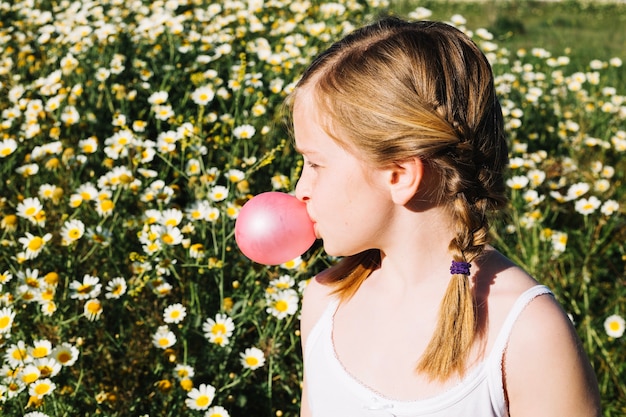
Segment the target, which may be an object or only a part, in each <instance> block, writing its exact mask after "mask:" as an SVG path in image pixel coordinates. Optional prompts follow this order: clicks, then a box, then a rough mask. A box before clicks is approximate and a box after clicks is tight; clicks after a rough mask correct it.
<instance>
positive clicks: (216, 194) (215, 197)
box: [209, 185, 228, 202]
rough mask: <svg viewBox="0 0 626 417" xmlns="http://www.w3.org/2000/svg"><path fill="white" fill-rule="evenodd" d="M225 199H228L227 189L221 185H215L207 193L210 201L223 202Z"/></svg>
mask: <svg viewBox="0 0 626 417" xmlns="http://www.w3.org/2000/svg"><path fill="white" fill-rule="evenodd" d="M226 197H228V188H226V187H224V186H223V185H216V186H215V187H213V188H211V191H210V192H209V199H210V200H211V201H215V202H218V201H223V200H225V199H226Z"/></svg>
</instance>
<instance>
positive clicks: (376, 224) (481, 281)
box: [289, 18, 600, 417]
mask: <svg viewBox="0 0 626 417" xmlns="http://www.w3.org/2000/svg"><path fill="white" fill-rule="evenodd" d="M289 104H290V107H291V114H292V116H293V128H294V135H295V143H296V148H297V149H298V151H299V152H300V153H301V154H302V155H303V157H304V163H305V165H304V169H303V172H302V176H301V178H300V180H299V182H298V184H297V187H296V196H297V197H298V198H299V199H300V200H302V201H304V202H305V203H306V204H307V210H308V213H309V215H310V217H311V219H312V220H313V222H314V224H315V231H316V234H317V236H318V237H319V238H321V239H323V243H324V248H325V250H326V252H327V253H328V254H330V255H333V256H340V257H343V259H342V260H341V261H340V262H339V263H338V264H336V265H335V266H334V267H332V268H330V269H328V270H326V271H324V272H322V273H321V274H319V275H318V276H316V277H315V278H314V279H312V280H311V282H310V284H309V285H308V287H307V289H306V291H305V296H304V304H303V309H302V321H301V330H302V343H303V353H304V369H305V371H304V373H305V378H304V390H303V395H302V406H301V410H302V412H301V415H302V416H303V417H308V416H315V417H333V416H337V417H353V416H364V417H365V416H471V417H475V416H479V417H483V416H507V415H511V416H514V417H523V416H531V417H541V416H551V417H552V416H568V417H573V416H599V415H600V409H599V399H598V390H597V384H596V382H595V377H594V374H593V372H592V369H591V367H590V364H589V362H588V360H587V359H586V357H585V355H584V353H583V351H582V349H581V346H580V342H579V340H578V338H577V336H576V333H575V331H574V329H573V326H572V325H571V323H570V320H569V319H568V317H567V315H565V314H564V312H563V311H562V309H561V308H560V307H559V305H558V304H557V302H556V301H555V300H554V298H553V297H552V296H551V294H550V291H549V290H548V289H547V288H546V287H544V286H541V285H538V283H537V282H536V281H535V280H534V279H533V278H532V277H530V276H529V275H528V274H526V273H525V272H524V271H523V270H521V269H520V268H519V267H517V266H516V265H514V264H513V263H512V262H511V261H510V260H508V259H507V258H505V257H504V256H503V255H502V254H500V253H498V252H497V251H496V250H495V249H494V248H492V247H491V246H489V245H488V242H487V238H488V235H489V222H488V221H489V215H490V213H491V212H493V211H494V210H497V209H500V208H502V207H504V206H505V204H506V198H505V186H504V183H503V170H504V169H505V167H506V163H507V148H506V141H505V137H504V132H503V122H502V113H501V110H500V105H499V103H498V100H497V99H496V96H495V92H494V85H493V75H492V72H491V68H490V65H489V63H488V61H487V60H486V58H485V56H484V55H483V54H482V53H481V52H480V50H479V49H478V48H477V47H476V45H475V44H474V43H472V41H471V40H470V39H469V38H468V37H466V36H465V35H464V34H463V33H462V32H460V31H459V30H457V29H455V28H453V27H451V26H448V25H446V24H442V23H436V22H413V23H410V22H406V21H403V20H400V19H396V18H386V19H383V20H381V21H378V22H376V23H374V24H371V25H369V26H366V27H364V28H362V29H360V30H357V31H355V32H354V33H352V34H350V35H348V36H347V37H346V38H344V39H342V40H340V41H339V42H337V43H335V44H334V45H332V46H331V47H330V48H329V49H328V50H327V51H325V52H324V53H322V54H321V55H320V56H319V57H318V58H317V59H316V60H315V61H314V62H313V63H312V64H311V66H310V67H309V68H308V70H307V71H306V72H305V73H304V75H303V77H302V79H301V81H300V82H299V83H298V85H297V87H296V89H295V90H294V92H293V94H292V95H291V97H290V99H289Z"/></svg>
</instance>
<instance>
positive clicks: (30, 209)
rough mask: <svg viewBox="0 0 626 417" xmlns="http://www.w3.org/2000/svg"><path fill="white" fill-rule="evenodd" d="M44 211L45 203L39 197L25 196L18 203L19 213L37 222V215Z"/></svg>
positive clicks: (32, 221)
mask: <svg viewBox="0 0 626 417" xmlns="http://www.w3.org/2000/svg"><path fill="white" fill-rule="evenodd" d="M42 211H43V205H42V204H41V202H40V201H39V199H38V198H37V197H29V198H25V199H24V200H23V201H22V202H20V203H19V204H18V205H17V213H16V214H17V215H18V216H20V217H22V218H24V219H28V220H29V221H30V222H31V223H36V222H37V220H36V218H37V216H38V215H39V213H41V212H42Z"/></svg>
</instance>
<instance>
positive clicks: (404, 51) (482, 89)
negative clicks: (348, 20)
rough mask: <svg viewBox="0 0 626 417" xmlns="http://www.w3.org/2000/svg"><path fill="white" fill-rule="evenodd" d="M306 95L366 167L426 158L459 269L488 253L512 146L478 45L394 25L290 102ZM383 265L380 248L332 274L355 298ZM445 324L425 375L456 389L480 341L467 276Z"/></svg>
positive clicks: (329, 61)
mask: <svg viewBox="0 0 626 417" xmlns="http://www.w3.org/2000/svg"><path fill="white" fill-rule="evenodd" d="M305 86H306V87H307V88H309V89H311V91H313V94H314V97H315V98H314V99H315V100H316V104H317V105H318V108H319V110H320V114H323V115H325V116H326V118H325V120H324V127H325V129H326V131H327V132H328V134H329V135H330V136H331V137H333V139H335V140H336V141H337V142H339V143H340V144H343V145H346V146H348V147H351V148H352V149H356V150H357V151H358V152H359V155H361V157H362V158H363V159H364V160H365V161H367V162H369V163H372V164H375V165H377V166H386V165H388V164H392V163H393V162H395V161H401V160H406V159H409V158H412V157H419V158H420V159H421V160H422V162H423V163H424V165H425V166H426V167H427V168H428V169H429V170H430V174H431V175H432V177H434V178H437V179H438V181H439V183H438V184H435V185H434V186H433V187H431V188H432V190H431V191H432V192H431V193H430V195H429V196H428V197H429V198H430V199H431V200H432V201H433V202H435V203H436V204H442V205H445V206H446V207H448V208H449V211H450V213H451V215H452V216H453V219H454V220H455V223H454V224H455V233H456V236H455V238H454V239H453V240H452V241H451V242H450V244H449V251H450V254H451V260H454V261H458V262H472V261H473V260H475V259H476V258H477V257H478V256H479V255H480V254H481V253H482V251H483V249H484V247H485V245H486V243H487V240H488V234H489V233H488V232H489V222H488V219H487V214H488V213H489V212H491V211H493V210H495V209H498V208H501V207H503V206H504V205H505V203H506V198H505V187H504V182H503V174H502V171H503V169H504V167H505V166H506V162H507V146H506V140H505V136H504V133H503V122H502V111H501V109H500V104H499V102H498V100H497V98H496V96H495V90H494V84H493V74H492V71H491V67H490V64H489V62H488V61H487V59H486V57H485V56H484V54H483V53H482V52H481V51H480V50H479V48H478V47H477V46H476V45H475V44H474V43H473V42H472V41H471V39H469V38H468V37H467V36H466V35H465V34H463V33H462V32H461V31H459V30H458V29H456V28H454V27H452V26H450V25H447V24H444V23H439V22H425V21H422V22H406V21H404V20H401V19H398V18H384V19H381V20H380V21H378V22H376V23H373V24H370V25H368V26H365V27H363V28H361V29H358V30H356V31H355V32H353V33H351V34H349V35H348V36H347V37H345V38H344V39H342V40H340V41H338V42H336V43H335V44H333V45H332V46H331V47H330V48H329V49H327V50H326V51H325V52H323V53H322V54H321V55H319V56H318V57H317V58H316V59H315V60H314V61H313V63H312V64H311V65H310V66H309V68H308V69H307V70H306V71H305V73H304V75H303V77H302V78H301V80H300V81H299V83H298V85H297V86H296V89H295V90H294V92H293V94H292V97H290V99H289V100H290V103H293V102H294V100H295V99H296V98H297V96H298V91H299V90H301V89H302V88H303V87H305ZM435 181H437V180H435ZM379 262H380V253H379V251H378V250H374V249H372V250H368V251H365V252H363V253H360V254H356V255H353V256H349V257H346V258H344V259H342V261H341V262H340V263H339V264H338V265H337V266H336V268H334V270H333V274H332V277H333V280H334V283H335V285H336V292H337V293H338V294H339V295H340V296H341V297H342V298H347V297H350V296H351V295H353V294H354V292H355V291H356V290H357V289H358V287H359V286H360V285H361V283H362V282H363V281H364V280H365V279H366V278H367V277H368V276H369V274H370V273H371V272H372V271H373V270H374V269H376V268H377V266H378V264H379ZM438 320H439V322H438V327H437V328H438V330H437V331H436V333H435V335H434V336H433V338H432V339H431V341H430V343H429V345H428V347H427V348H426V351H425V353H424V355H423V356H422V358H421V360H420V362H419V363H418V365H417V370H418V371H420V372H424V373H425V374H427V375H429V376H430V377H431V378H432V379H438V380H446V379H448V378H450V377H451V376H453V375H454V374H460V375H463V373H464V371H465V369H466V362H467V359H468V354H469V352H470V350H471V348H472V346H473V344H474V342H475V340H476V337H477V325H476V323H477V310H476V301H475V297H474V295H473V293H472V288H471V285H470V283H469V279H468V277H467V276H465V275H462V274H456V275H453V276H452V278H451V280H450V284H449V286H448V288H447V290H446V294H445V296H444V299H443V300H442V303H441V307H440V312H439V319H438Z"/></svg>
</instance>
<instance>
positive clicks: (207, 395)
mask: <svg viewBox="0 0 626 417" xmlns="http://www.w3.org/2000/svg"><path fill="white" fill-rule="evenodd" d="M214 396H215V387H214V386H212V385H209V384H200V386H199V387H198V388H193V389H192V390H191V391H189V393H188V394H187V399H186V400H185V405H187V407H189V408H191V409H192V410H206V409H207V408H209V406H210V405H211V403H212V402H213V398H214Z"/></svg>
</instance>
